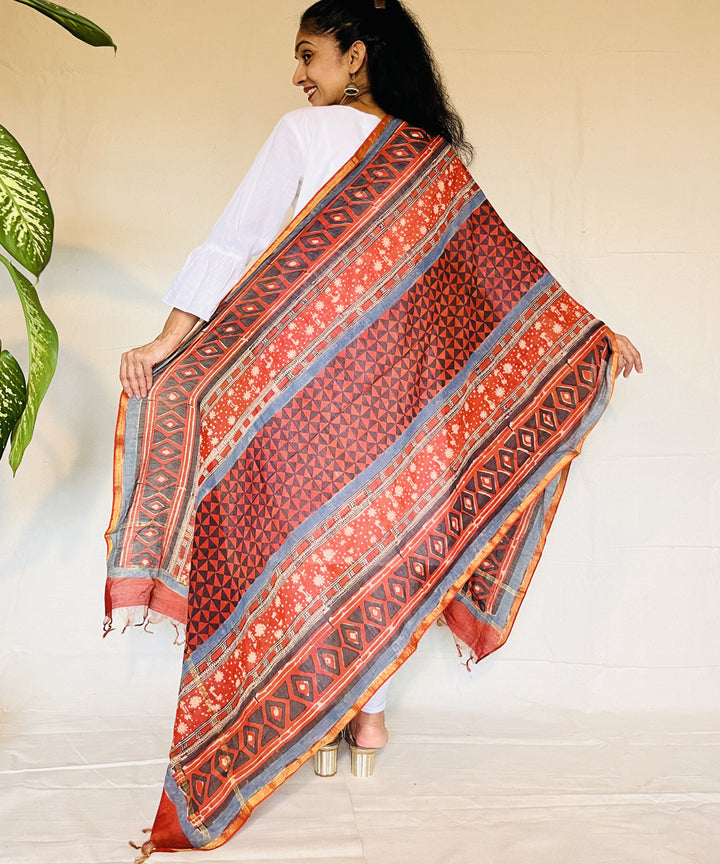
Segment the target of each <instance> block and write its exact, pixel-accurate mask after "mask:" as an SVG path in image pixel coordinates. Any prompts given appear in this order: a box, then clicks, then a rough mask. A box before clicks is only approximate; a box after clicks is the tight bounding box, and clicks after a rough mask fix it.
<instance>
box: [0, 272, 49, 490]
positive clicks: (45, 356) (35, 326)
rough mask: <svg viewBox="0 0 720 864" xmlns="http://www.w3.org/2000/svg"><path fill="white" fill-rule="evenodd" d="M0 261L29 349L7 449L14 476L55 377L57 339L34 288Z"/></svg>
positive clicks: (18, 273) (21, 275) (20, 274)
mask: <svg viewBox="0 0 720 864" xmlns="http://www.w3.org/2000/svg"><path fill="white" fill-rule="evenodd" d="M0 261H2V263H3V264H4V265H5V266H6V267H7V269H8V271H9V273H10V276H11V277H12V280H13V282H14V283H15V287H16V288H17V292H18V294H19V295H20V302H21V303H22V307H23V312H24V313H25V325H26V327H27V332H28V342H29V346H30V370H29V372H28V383H27V404H26V405H25V410H24V411H23V413H22V416H21V417H20V420H19V421H18V424H17V426H16V427H15V431H14V432H13V434H12V443H11V446H10V467H11V468H12V470H13V473H15V471H17V469H18V465H19V464H20V462H21V460H22V457H23V453H24V452H25V448H26V447H27V446H28V444H29V443H30V439H31V438H32V435H33V429H34V428H35V420H36V418H37V412H38V408H39V407H40V403H41V402H42V400H43V396H44V395H45V393H46V392H47V389H48V387H49V386H50V381H51V380H52V377H53V375H54V373H55V367H56V366H57V354H58V335H57V330H56V329H55V327H54V325H53V323H52V321H51V320H50V319H49V318H48V316H47V315H46V314H45V310H44V309H43V308H42V306H41V305H40V300H39V299H38V295H37V291H36V290H35V288H34V286H33V285H32V284H31V283H30V282H29V281H28V280H27V279H26V278H25V277H24V276H23V274H22V273H20V271H19V270H17V268H15V267H13V265H12V264H11V263H10V261H8V260H7V258H5V257H4V256H2V255H0Z"/></svg>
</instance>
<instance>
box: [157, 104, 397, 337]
mask: <svg viewBox="0 0 720 864" xmlns="http://www.w3.org/2000/svg"><path fill="white" fill-rule="evenodd" d="M379 122H380V118H379V117H376V116H375V115H374V114H366V113H365V112H363V111H358V110H357V109H356V108H352V107H350V106H347V105H328V106H323V107H317V108H312V107H309V108H300V109H299V110H297V111H291V112H290V113H289V114H286V115H285V116H284V117H283V118H282V119H281V120H280V122H279V123H278V124H277V126H276V127H275V129H274V130H273V132H272V134H271V135H270V137H269V138H268V140H267V141H266V142H265V144H264V145H263V147H262V149H261V150H260V152H259V153H258V155H257V157H256V159H255V161H254V162H253V164H252V166H251V168H250V170H249V171H248V173H247V175H246V177H245V179H244V180H243V182H242V183H241V184H240V187H239V188H238V190H237V192H236V193H235V194H234V195H233V197H232V199H231V201H230V203H229V204H228V206H227V207H226V208H225V210H224V211H223V213H222V215H221V216H220V219H219V220H218V221H217V223H216V225H215V227H214V228H213V229H212V231H211V232H210V234H209V235H208V237H207V239H206V240H205V242H204V243H202V244H201V245H200V246H198V247H197V249H194V250H193V251H192V252H191V253H190V255H189V256H188V259H187V261H186V262H185V265H184V267H183V269H182V270H181V271H180V273H179V274H178V276H177V277H176V278H175V280H174V281H173V283H172V284H171V286H170V288H169V290H168V292H167V294H165V296H164V297H163V300H164V301H165V302H166V303H169V304H170V305H171V306H174V307H176V308H177V309H181V310H183V311H184V312H190V313H192V314H193V315H197V316H198V317H199V318H203V319H205V320H207V319H208V318H209V317H210V316H211V315H212V313H213V312H214V311H215V308H216V307H217V305H218V303H219V302H220V301H221V300H222V299H223V297H224V296H225V295H226V294H227V293H228V291H229V290H230V289H231V288H232V287H233V286H234V285H236V284H237V283H238V282H239V280H240V277H241V276H242V275H243V273H244V272H245V270H246V269H247V267H248V264H249V263H250V262H251V261H252V260H253V258H255V257H256V256H257V255H259V254H260V253H261V252H263V251H264V250H265V249H267V247H268V246H269V245H270V243H271V242H272V241H273V240H274V239H275V237H276V236H277V234H278V232H279V231H280V229H281V228H282V226H283V224H284V222H285V220H286V218H287V216H288V213H289V212H290V209H291V208H292V212H293V214H295V213H298V212H299V211H300V210H301V209H302V208H303V207H304V206H305V205H306V204H307V203H308V201H309V200H310V199H311V198H312V197H313V195H315V193H316V192H318V191H319V190H320V189H321V188H322V186H323V185H324V184H325V183H327V181H328V180H329V179H330V178H331V177H332V176H333V175H334V174H335V173H336V172H337V171H338V170H339V169H340V168H342V166H343V165H344V164H345V163H346V162H347V161H348V159H350V157H351V156H352V155H353V154H354V153H355V152H356V151H357V149H358V148H359V147H360V145H361V144H362V143H363V141H364V140H365V139H366V138H367V137H368V135H369V134H370V133H371V132H372V131H373V129H374V128H375V127H376V126H377V124H378V123H379Z"/></svg>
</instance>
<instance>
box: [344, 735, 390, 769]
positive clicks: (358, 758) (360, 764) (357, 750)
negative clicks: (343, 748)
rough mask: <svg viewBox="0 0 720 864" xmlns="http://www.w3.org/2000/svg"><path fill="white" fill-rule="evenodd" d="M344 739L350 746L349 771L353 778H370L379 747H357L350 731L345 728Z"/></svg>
mask: <svg viewBox="0 0 720 864" xmlns="http://www.w3.org/2000/svg"><path fill="white" fill-rule="evenodd" d="M345 737H346V738H347V740H348V744H349V745H350V771H351V772H352V776H353V777H372V773H373V770H374V769H375V754H376V753H377V751H378V750H380V749H382V748H380V747H360V746H358V743H357V741H356V740H355V736H354V735H353V733H352V729H351V728H350V727H349V726H347V727H346V728H345Z"/></svg>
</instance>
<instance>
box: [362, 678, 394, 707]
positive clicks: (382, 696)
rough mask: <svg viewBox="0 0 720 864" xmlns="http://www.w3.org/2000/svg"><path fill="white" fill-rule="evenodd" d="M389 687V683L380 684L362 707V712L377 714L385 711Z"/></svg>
mask: <svg viewBox="0 0 720 864" xmlns="http://www.w3.org/2000/svg"><path fill="white" fill-rule="evenodd" d="M389 685H390V681H386V682H385V683H384V684H381V685H380V686H379V687H378V689H377V690H376V691H375V692H374V693H373V695H372V696H371V697H370V698H369V699H368V701H367V702H366V703H365V704H364V705H363V707H362V710H363V711H364V712H365V713H366V714H379V713H380V712H381V711H384V710H385V704H386V702H387V691H388V686H389Z"/></svg>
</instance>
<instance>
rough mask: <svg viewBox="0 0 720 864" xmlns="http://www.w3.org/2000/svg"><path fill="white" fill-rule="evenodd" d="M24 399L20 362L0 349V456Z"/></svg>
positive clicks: (20, 411)
mask: <svg viewBox="0 0 720 864" xmlns="http://www.w3.org/2000/svg"><path fill="white" fill-rule="evenodd" d="M0 347H2V346H0ZM26 401H27V394H26V392H25V376H24V375H23V371H22V369H21V368H20V364H19V363H18V362H17V360H16V359H15V358H14V357H13V355H12V354H11V353H10V352H9V351H0V456H2V454H3V452H4V451H5V445H6V444H7V442H8V439H9V438H10V433H11V432H12V431H13V429H14V428H15V424H16V423H17V421H18V420H19V419H20V415H21V414H22V412H23V408H24V407H25V402H26Z"/></svg>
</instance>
